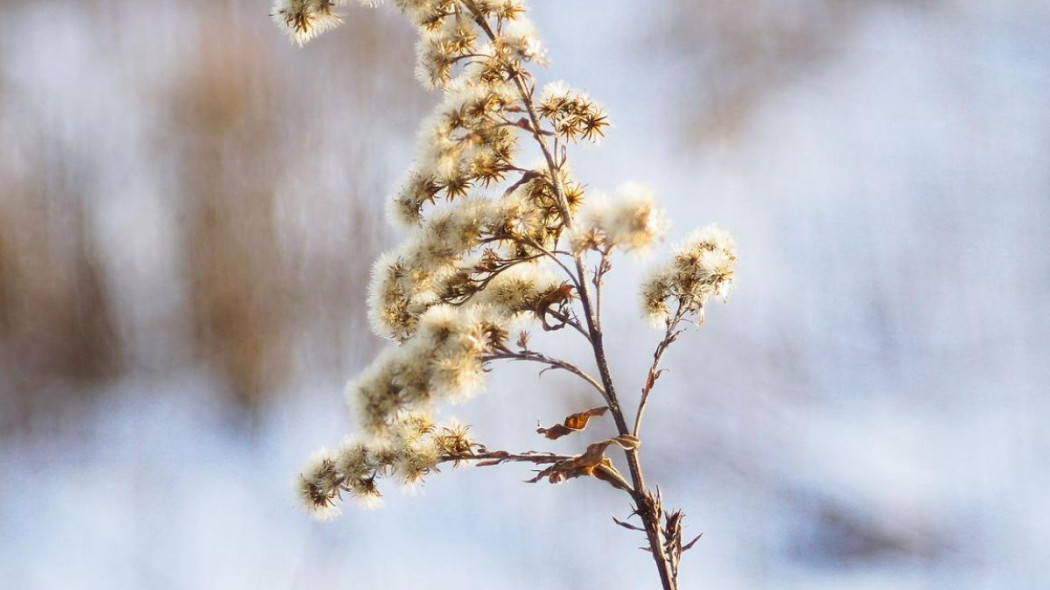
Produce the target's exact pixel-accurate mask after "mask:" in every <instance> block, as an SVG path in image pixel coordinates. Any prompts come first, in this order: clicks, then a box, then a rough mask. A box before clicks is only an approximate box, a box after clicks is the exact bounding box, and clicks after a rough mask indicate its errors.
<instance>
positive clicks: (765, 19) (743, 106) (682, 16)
mask: <svg viewBox="0 0 1050 590" xmlns="http://www.w3.org/2000/svg"><path fill="white" fill-rule="evenodd" d="M934 1H935V0H918V1H915V2H902V1H901V0H787V1H785V0H737V1H734V2H729V1H726V0H701V1H699V2H685V3H673V4H672V3H668V4H663V5H659V7H658V8H657V10H658V13H657V14H658V23H659V25H658V26H657V27H654V28H653V29H652V30H651V31H650V32H649V35H650V36H651V38H650V39H648V40H647V41H646V44H647V45H650V46H656V47H660V48H662V49H664V50H665V51H666V52H667V54H668V55H669V56H670V57H671V58H673V59H675V60H684V61H686V62H687V63H688V64H689V69H690V70H691V71H692V72H694V73H695V75H693V76H690V78H691V79H689V80H684V81H683V82H684V83H685V85H686V87H687V88H688V89H689V96H690V99H689V102H690V106H689V109H688V112H689V113H691V115H692V120H691V121H689V124H688V125H685V126H683V129H684V130H685V133H686V134H687V137H686V138H685V140H686V141H688V142H693V141H698V140H703V139H704V138H707V137H711V136H720V135H727V134H732V133H733V132H734V130H736V129H737V127H738V126H739V125H741V124H742V123H743V122H744V121H746V120H747V117H748V115H749V113H751V112H752V111H753V110H754V109H755V107H756V104H757V103H758V102H760V101H761V100H762V99H763V97H766V96H769V95H770V94H771V93H773V92H775V91H777V90H779V89H780V88H782V87H783V86H784V85H785V84H790V83H791V82H792V81H794V80H797V79H798V78H799V77H800V76H802V75H803V74H804V73H805V72H806V70H807V69H809V68H813V67H816V66H819V64H820V63H822V61H823V60H824V59H825V58H827V57H829V56H832V55H834V54H835V53H836V52H837V51H839V49H840V46H841V43H842V42H843V39H844V38H845V37H848V35H849V34H850V28H851V27H852V25H853V24H854V23H855V22H857V21H859V20H860V17H861V16H862V15H863V14H864V13H865V11H868V10H870V9H872V8H877V7H879V6H887V5H898V6H899V5H906V6H908V7H909V8H912V9H916V8H923V7H925V6H928V5H930V4H932V3H933V2H934Z"/></svg>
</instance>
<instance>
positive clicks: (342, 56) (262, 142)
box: [0, 0, 425, 432]
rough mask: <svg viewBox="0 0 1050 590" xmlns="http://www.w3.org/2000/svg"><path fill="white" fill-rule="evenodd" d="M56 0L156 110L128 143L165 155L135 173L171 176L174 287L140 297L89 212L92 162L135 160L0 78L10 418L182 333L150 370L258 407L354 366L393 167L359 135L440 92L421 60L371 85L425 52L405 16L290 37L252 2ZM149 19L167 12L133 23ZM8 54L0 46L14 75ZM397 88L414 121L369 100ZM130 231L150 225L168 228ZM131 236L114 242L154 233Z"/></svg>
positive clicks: (23, 419) (120, 370) (5, 398)
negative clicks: (168, 50)
mask: <svg viewBox="0 0 1050 590" xmlns="http://www.w3.org/2000/svg"><path fill="white" fill-rule="evenodd" d="M53 4H55V6H53V7H51V9H63V10H64V9H69V10H71V11H78V10H79V11H82V14H84V15H85V17H86V18H88V19H89V20H90V29H91V33H92V35H94V36H96V37H97V38H96V39H93V42H94V43H96V44H97V46H98V47H100V49H99V51H100V52H101V53H104V54H105V55H106V56H107V58H109V59H111V60H113V61H112V63H103V64H99V65H100V68H104V67H110V68H113V67H116V68H117V69H118V71H119V74H120V80H122V81H124V82H126V83H127V84H128V85H129V88H130V90H131V92H133V93H134V95H133V96H131V97H128V99H129V100H130V101H132V102H131V105H132V107H133V108H139V109H141V110H142V111H145V112H151V113H156V114H157V117H156V119H155V120H152V121H150V124H149V125H148V126H147V128H146V129H143V130H141V131H143V133H141V136H142V138H143V139H142V141H144V142H145V145H132V146H126V147H127V148H128V149H129V150H130V151H135V152H138V153H141V152H143V151H144V152H146V153H147V155H146V156H145V158H146V159H147V161H148V162H149V164H150V166H152V168H151V169H149V170H141V171H136V172H138V173H140V174H144V175H152V177H153V179H155V181H156V179H159V182H160V183H161V187H162V188H161V191H160V192H161V194H160V195H159V198H160V200H161V201H162V205H163V206H164V208H165V209H166V210H168V211H171V212H172V213H173V215H174V219H173V220H167V221H166V223H170V224H171V227H170V228H162V229H164V230H165V231H167V232H169V233H170V234H171V236H173V238H174V239H172V240H170V246H167V247H169V248H170V247H174V248H175V249H176V250H177V251H176V252H174V253H169V256H168V257H167V258H168V259H169V260H172V261H174V264H175V266H176V268H171V269H165V272H167V273H168V274H169V276H170V281H171V282H172V283H173V284H170V285H166V287H168V288H170V289H171V290H174V291H176V292H177V293H178V295H177V296H175V297H173V298H172V302H167V303H163V304H158V303H156V302H150V301H141V300H136V298H139V299H141V298H142V293H148V292H149V289H137V290H136V289H132V290H130V291H126V292H125V291H118V289H120V288H123V287H125V286H127V285H128V283H129V281H130V282H131V283H134V282H135V281H136V280H138V278H139V277H136V276H135V275H134V274H131V275H127V273H125V275H126V276H125V275H122V274H121V273H122V272H123V271H122V269H121V268H119V265H118V264H115V263H113V262H112V261H107V260H106V259H105V256H106V252H107V247H108V248H109V250H110V251H112V249H113V244H112V243H107V240H110V241H112V240H113V239H114V238H113V236H107V235H105V232H102V231H100V230H99V223H97V222H93V220H94V217H95V216H98V215H100V214H102V213H101V212H103V211H105V210H106V207H107V206H111V205H110V204H109V203H108V202H107V198H108V196H107V195H105V194H99V190H98V189H97V188H96V187H97V186H99V184H100V183H99V182H97V179H98V177H100V176H101V175H104V174H106V173H107V171H110V170H107V169H105V168H112V169H114V170H118V169H120V167H121V166H122V165H127V163H124V162H120V161H113V160H112V159H107V158H106V157H105V155H100V154H98V153H96V151H100V148H99V146H96V145H94V142H95V140H96V139H101V138H89V139H88V140H86V141H84V140H83V139H82V138H81V141H82V143H81V144H77V143H76V142H75V141H74V142H71V141H70V140H69V138H68V137H65V136H61V134H62V133H63V132H64V131H63V130H61V129H55V128H53V126H54V124H55V123H54V121H55V120H56V119H57V117H55V116H53V113H49V112H48V109H49V108H53V105H50V104H47V103H45V104H35V103H34V102H33V101H32V100H31V98H30V97H29V96H28V94H26V93H23V92H22V91H21V90H20V89H19V88H18V87H17V85H12V84H7V85H4V84H2V83H0V141H3V142H4V144H5V145H7V146H11V147H10V149H5V150H4V151H3V153H0V373H2V374H3V379H0V416H2V420H0V432H2V431H8V430H10V429H12V428H16V427H19V425H25V424H26V423H27V421H29V420H32V419H33V418H34V417H40V416H42V415H49V414H54V413H56V412H57V411H58V410H59V409H61V408H62V407H64V406H66V405H67V402H68V401H69V400H70V399H71V397H74V398H75V397H77V396H82V395H84V394H85V393H86V392H89V391H93V390H96V389H98V386H99V385H100V384H101V383H104V382H106V381H107V380H111V379H113V378H117V377H119V376H121V375H124V374H129V373H133V372H135V371H137V370H141V369H142V368H143V367H141V366H140V362H139V361H140V360H141V359H140V358H139V357H140V355H138V354H137V353H136V350H135V347H136V346H139V345H140V344H141V343H142V342H150V341H151V340H152V341H163V342H165V343H167V344H165V346H167V345H170V343H172V342H175V343H177V344H178V346H176V347H174V348H172V350H170V351H166V352H165V353H164V354H162V356H164V357H165V360H164V362H162V363H160V366H159V367H158V366H150V367H148V368H149V369H150V370H156V369H159V370H165V371H166V370H172V369H177V368H178V367H179V366H180V365H182V366H185V365H187V364H188V365H190V366H196V367H199V368H202V369H205V370H207V371H209V373H210V374H212V375H214V376H215V377H216V378H217V379H218V384H219V389H222V390H225V391H227V392H228V393H229V395H230V399H232V400H235V401H236V402H237V403H238V404H240V405H241V406H242V407H245V408H251V407H254V406H256V405H257V404H259V403H261V402H263V401H265V399H267V398H268V397H269V396H271V395H273V394H274V393H276V392H279V391H281V390H282V388H283V387H284V386H285V385H286V384H287V383H288V381H289V380H290V379H296V378H302V377H303V376H304V375H305V374H307V373H309V372H311V371H324V370H329V371H342V370H345V369H346V364H347V355H348V354H351V353H352V352H353V351H354V350H355V347H358V346H360V345H361V343H360V340H362V339H361V338H359V337H358V336H357V335H365V334H367V329H366V327H365V326H364V324H363V319H362V318H363V315H364V314H363V313H362V311H361V309H362V304H361V299H362V297H363V292H364V283H365V281H366V280H367V273H368V269H369V261H370V260H371V259H372V258H373V254H374V253H375V252H376V250H377V249H378V247H379V244H378V241H379V240H377V238H378V237H380V236H382V235H383V233H382V232H383V230H382V225H383V224H382V223H381V215H382V210H381V199H380V198H379V196H380V195H382V194H384V193H385V192H386V190H388V188H389V186H388V185H389V184H390V183H391V179H390V178H387V177H385V176H384V173H385V162H386V160H387V158H386V157H385V155H384V154H382V153H374V152H373V151H372V150H371V146H369V145H367V143H366V142H363V141H362V138H367V137H370V136H384V135H393V136H394V137H395V138H396V137H402V138H404V137H407V136H410V135H411V133H412V131H411V125H412V121H411V120H410V117H411V116H412V113H414V112H419V111H421V110H422V109H423V108H424V106H423V105H424V104H425V103H424V101H423V100H422V96H421V93H420V92H419V91H417V90H416V89H415V86H414V84H413V81H412V79H411V77H410V75H411V74H410V70H407V71H405V72H404V73H405V75H404V77H403V78H404V79H403V80H395V81H386V82H383V83H380V84H376V83H374V82H373V83H369V81H373V80H375V79H377V78H380V77H381V76H382V72H383V71H384V70H387V71H389V70H393V69H395V65H394V64H404V63H411V62H410V60H411V59H412V57H411V53H410V52H411V44H410V42H408V41H405V42H403V43H391V42H390V38H391V37H395V38H396V37H397V36H399V35H408V34H409V31H408V30H407V28H406V27H402V26H400V23H398V22H397V21H396V20H393V19H391V18H390V15H385V14H383V13H382V12H379V11H361V13H360V14H359V15H357V18H355V19H353V20H351V22H350V23H348V28H349V30H347V31H345V32H344V34H342V35H339V36H333V37H332V39H330V40H326V41H328V42H327V43H318V44H316V45H315V46H312V47H310V48H308V49H307V50H303V51H295V50H293V49H292V48H290V47H288V46H287V44H286V43H285V42H284V40H283V39H280V38H279V36H278V35H277V33H276V31H274V30H272V28H271V25H270V23H269V22H268V20H267V19H266V18H265V10H258V8H259V7H258V5H257V4H255V3H250V2H244V1H237V0H230V1H225V2H204V1H200V2H191V3H186V2H179V3H172V2H167V3H164V2H162V3H160V9H163V8H165V7H166V8H168V9H174V8H177V9H178V10H180V11H182V12H184V13H185V14H187V15H189V18H188V20H187V21H186V22H181V23H174V24H172V23H167V24H165V23H164V22H162V21H159V20H158V19H157V18H156V15H155V14H154V13H153V12H152V10H153V9H145V8H141V7H140V8H137V9H136V8H135V7H134V6H133V3H131V2H118V3H89V4H79V3H73V2H58V3H53ZM118 4H119V5H121V6H116V5H118ZM186 4H190V5H191V6H186ZM176 5H179V6H176ZM154 8H157V7H154ZM246 15H247V17H251V18H247V17H246ZM144 23H145V26H147V28H148V27H156V26H161V27H162V29H164V30H152V31H148V30H136V28H137V27H139V28H141V27H143V26H144ZM165 36H167V37H168V38H175V39H176V41H177V43H176V45H175V47H174V49H176V50H177V53H176V54H175V55H170V54H169V55H165V54H164V50H163V41H164V38H165ZM151 37H157V38H158V39H157V40H158V43H157V46H151V45H150V43H151V42H152V41H153V39H152V38H151ZM406 38H407V37H406ZM143 43H145V45H144V44H143ZM392 48H393V50H392ZM308 62H309V63H310V64H311V67H310V68H309V71H305V70H306V68H299V67H298V66H299V65H300V64H304V63H308ZM13 66H14V64H13V63H11V62H10V61H8V60H5V59H3V58H0V80H4V79H5V78H7V76H6V75H5V72H8V71H12V68H13ZM161 68H166V70H164V71H160V72H159V73H158V71H157V70H158V69H161ZM396 69H399V70H405V68H400V67H398V68H396ZM319 77H323V78H324V82H325V83H324V84H318V82H317V80H318V78H319ZM99 78H102V76H99ZM158 82H159V83H158ZM387 105H399V106H401V107H404V108H402V109H401V110H402V111H403V112H405V117H406V120H405V121H404V122H403V123H402V122H399V121H398V120H396V119H395V120H389V118H379V117H371V116H370V114H369V113H368V112H367V110H368V109H376V108H382V107H384V106H387ZM110 108H111V109H112V108H114V107H110ZM119 108H121V107H115V109H117V110H119ZM78 114H79V113H78ZM110 116H111V117H120V116H121V113H119V112H115V113H110ZM384 141H386V140H384ZM100 163H101V165H102V166H103V167H104V168H103V169H100V168H99V166H100ZM134 231H136V232H141V233H142V234H143V235H144V236H145V238H144V240H145V241H146V242H149V241H150V240H151V239H152V238H151V235H150V234H151V233H163V232H157V228H154V227H149V225H148V224H146V223H145V222H144V223H142V224H141V225H137V226H135V227H134ZM124 238H127V244H128V246H121V245H120V244H117V246H116V248H117V249H120V248H121V247H134V246H132V244H136V243H138V244H141V243H142V241H143V239H132V236H123V237H122V236H117V237H116V240H117V241H118V242H119V241H122V240H123V239H124ZM162 247H164V246H162ZM118 285H119V287H118ZM150 305H166V306H167V307H166V308H165V309H163V310H161V311H160V312H159V313H155V314H154V316H155V317H160V318H162V319H163V321H160V322H156V321H151V322H143V321H141V320H140V319H139V318H137V317H136V315H135V313H134V309H135V308H141V307H143V306H150ZM172 334H174V335H175V336H174V338H173V337H172ZM297 354H298V355H299V356H296V355H297ZM303 356H306V357H308V358H303ZM48 392H50V393H48Z"/></svg>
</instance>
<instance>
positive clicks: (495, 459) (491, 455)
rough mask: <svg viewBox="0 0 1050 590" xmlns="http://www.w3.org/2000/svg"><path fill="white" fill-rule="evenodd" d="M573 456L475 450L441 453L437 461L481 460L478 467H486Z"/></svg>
mask: <svg viewBox="0 0 1050 590" xmlns="http://www.w3.org/2000/svg"><path fill="white" fill-rule="evenodd" d="M572 458H573V455H556V454H554V453H533V452H524V453H508V452H507V451H483V452H476V453H474V454H472V455H466V456H464V455H441V456H440V457H439V458H438V463H462V462H464V461H481V462H483V463H485V464H484V465H478V466H479V467H487V466H489V465H497V464H499V463H509V462H516V463H535V464H537V465H545V464H547V463H558V462H560V461H568V460H570V459H572Z"/></svg>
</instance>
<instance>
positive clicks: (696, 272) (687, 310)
mask: <svg viewBox="0 0 1050 590" xmlns="http://www.w3.org/2000/svg"><path fill="white" fill-rule="evenodd" d="M735 269H736V243H735V242H734V241H733V238H732V237H731V236H730V235H729V233H728V232H726V231H725V230H723V229H721V228H719V227H717V226H715V225H709V226H706V227H704V228H701V229H699V230H696V231H695V232H693V234H692V235H691V236H689V238H688V239H687V240H686V241H685V242H683V243H682V244H680V245H679V246H678V247H677V248H675V251H674V256H673V258H672V259H671V261H670V262H668V263H666V264H664V265H661V266H658V267H656V268H654V269H653V270H652V271H651V272H650V273H649V276H648V277H646V279H645V280H644V281H643V282H642V289H641V294H642V302H641V303H642V315H643V316H644V317H645V319H646V320H648V321H649V323H651V324H652V325H653V326H662V325H664V324H665V323H666V322H667V321H668V320H669V319H671V317H672V316H673V315H674V314H677V313H681V314H682V315H692V316H694V317H695V318H696V320H697V322H698V323H699V322H702V321H703V319H704V306H705V305H706V304H707V300H708V299H710V298H711V297H719V298H721V299H722V300H723V301H725V300H727V299H728V298H729V292H730V291H731V290H732V289H733V284H734V281H735V278H734V276H735Z"/></svg>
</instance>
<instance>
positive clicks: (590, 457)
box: [527, 437, 634, 491]
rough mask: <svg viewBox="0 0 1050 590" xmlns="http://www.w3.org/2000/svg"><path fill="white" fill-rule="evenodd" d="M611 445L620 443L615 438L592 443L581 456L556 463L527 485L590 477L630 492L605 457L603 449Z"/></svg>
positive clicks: (629, 488)
mask: <svg viewBox="0 0 1050 590" xmlns="http://www.w3.org/2000/svg"><path fill="white" fill-rule="evenodd" d="M631 438H634V437H631ZM611 444H620V441H618V440H617V439H615V438H610V439H608V440H603V441H601V442H596V443H592V444H590V445H588V446H587V450H586V451H585V452H584V453H583V454H582V455H577V456H575V457H572V458H571V459H565V460H563V461H558V462H557V463H555V464H553V465H551V466H550V467H548V468H546V469H544V470H542V471H540V472H539V473H537V474H536V476H535V477H533V478H532V479H530V480H527V481H528V482H529V483H536V482H538V481H539V480H541V479H543V478H545V477H546V478H547V481H549V482H550V483H561V482H563V481H565V480H567V479H572V478H574V477H580V476H584V475H592V476H594V477H596V478H598V479H601V480H602V481H606V482H608V483H610V484H611V485H612V486H613V487H615V488H617V489H621V490H627V491H630V490H631V489H632V488H631V486H630V484H628V483H627V481H626V480H625V479H624V477H623V476H622V475H620V472H619V471H617V470H616V467H614V466H613V464H612V461H610V460H609V459H608V458H607V457H606V456H605V449H607V448H608V447H609V445H611Z"/></svg>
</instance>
